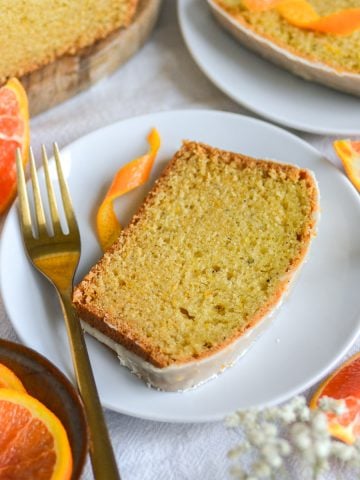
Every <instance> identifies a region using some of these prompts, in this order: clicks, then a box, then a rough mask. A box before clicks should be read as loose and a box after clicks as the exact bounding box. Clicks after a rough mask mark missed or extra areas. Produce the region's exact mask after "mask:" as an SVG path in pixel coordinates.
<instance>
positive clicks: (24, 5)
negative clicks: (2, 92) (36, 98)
mask: <svg viewBox="0 0 360 480" xmlns="http://www.w3.org/2000/svg"><path fill="white" fill-rule="evenodd" d="M137 3H138V0H101V1H98V0H77V1H64V0H52V1H51V2H49V1H48V0H27V1H26V2H24V1H22V0H11V2H8V1H1V0H0V6H1V15H0V83H3V82H4V81H5V80H6V79H7V78H9V77H13V76H21V75H24V74H26V73H29V72H32V71H33V70H35V69H37V68H39V67H42V66H44V65H46V64H48V63H49V62H52V61H53V60H55V59H56V58H58V57H59V56H61V55H64V54H67V53H70V54H73V53H76V52H77V51H78V50H79V49H81V48H83V47H87V46H89V45H91V44H93V43H94V42H95V41H96V40H99V39H101V38H104V37H106V36H107V35H108V34H109V33H111V32H112V31H114V30H116V29H118V28H121V27H127V26H128V25H129V24H130V23H131V21H132V19H133V17H134V14H135V10H136V7H137Z"/></svg>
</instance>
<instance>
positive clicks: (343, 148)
mask: <svg viewBox="0 0 360 480" xmlns="http://www.w3.org/2000/svg"><path fill="white" fill-rule="evenodd" d="M333 146H334V149H335V151H336V153H337V154H338V157H339V158H340V160H341V161H342V164H343V166H344V170H345V172H346V174H347V176H348V177H349V180H350V181H351V182H352V183H353V185H354V186H355V188H357V190H358V191H359V192H360V141H351V140H336V141H335V142H334V143H333Z"/></svg>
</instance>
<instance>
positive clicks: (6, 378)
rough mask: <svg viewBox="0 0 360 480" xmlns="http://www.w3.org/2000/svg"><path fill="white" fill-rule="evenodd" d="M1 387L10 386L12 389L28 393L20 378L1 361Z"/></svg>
mask: <svg viewBox="0 0 360 480" xmlns="http://www.w3.org/2000/svg"><path fill="white" fill-rule="evenodd" d="M0 388H9V389H10V390H17V391H18V392H23V393H26V390H25V387H24V385H23V384H22V382H21V380H20V378H18V377H17V376H16V375H15V373H14V372H13V371H12V370H10V368H8V367H7V366H6V365H3V364H2V363H0Z"/></svg>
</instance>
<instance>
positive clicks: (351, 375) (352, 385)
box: [310, 352, 360, 444]
mask: <svg viewBox="0 0 360 480" xmlns="http://www.w3.org/2000/svg"><path fill="white" fill-rule="evenodd" d="M321 397H330V398H334V399H335V400H343V401H344V402H345V406H346V407H347V411H346V412H345V413H343V414H341V415H336V414H334V413H328V414H327V417H328V425H329V431H330V433H331V435H332V436H334V437H336V438H338V439H339V440H342V441H343V442H345V443H349V444H352V443H354V442H355V440H356V439H357V438H360V352H359V353H357V354H355V355H354V356H353V357H351V358H350V359H349V360H348V361H347V362H345V363H344V364H343V365H341V366H340V367H339V368H338V369H337V370H336V371H335V372H334V373H333V374H332V375H331V376H330V377H329V378H327V379H326V380H325V381H324V382H323V383H322V385H320V387H319V388H318V390H317V391H316V392H315V394H314V396H313V398H312V399H311V402H310V407H311V408H315V407H316V406H317V404H318V402H319V399H320V398H321Z"/></svg>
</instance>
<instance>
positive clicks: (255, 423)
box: [226, 397, 360, 480]
mask: <svg viewBox="0 0 360 480" xmlns="http://www.w3.org/2000/svg"><path fill="white" fill-rule="evenodd" d="M345 411H346V406H345V403H344V402H342V401H341V400H340V401H338V400H334V399H332V398H329V397H323V398H321V399H320V401H319V406H318V408H316V409H310V408H309V407H308V406H307V404H306V399H305V398H304V397H295V398H293V399H292V400H291V401H289V402H288V403H286V404H284V405H281V406H276V407H269V408H265V409H249V410H245V411H238V412H235V413H234V414H233V415H231V416H229V417H228V418H227V419H226V426H227V427H229V428H236V429H237V430H238V432H239V435H240V443H239V444H238V445H237V446H236V447H235V448H233V449H232V450H231V451H230V452H229V454H228V456H229V458H230V459H231V460H232V466H231V473H232V474H233V475H234V477H235V478H236V479H238V480H260V479H275V478H276V480H280V479H281V478H284V479H288V478H290V475H289V471H288V467H289V457H290V455H291V456H292V459H293V460H294V461H295V463H296V464H297V465H298V468H299V469H301V471H302V472H303V473H302V476H301V477H300V476H299V477H298V478H304V479H307V480H308V479H309V480H310V479H311V478H312V479H314V480H317V479H320V477H321V475H322V474H324V473H325V472H326V471H328V470H329V469H330V466H331V463H332V462H335V463H338V464H341V466H342V468H346V467H351V468H353V469H354V470H355V471H357V472H358V474H359V477H360V441H358V442H356V443H355V444H354V445H347V444H344V443H342V442H340V441H338V440H335V439H333V438H332V437H331V436H330V433H329V430H328V425H327V416H326V413H335V414H342V413H344V412H345ZM293 463H294V462H293Z"/></svg>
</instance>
